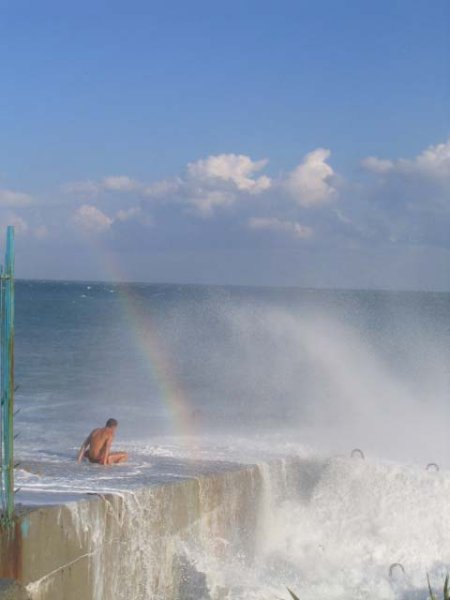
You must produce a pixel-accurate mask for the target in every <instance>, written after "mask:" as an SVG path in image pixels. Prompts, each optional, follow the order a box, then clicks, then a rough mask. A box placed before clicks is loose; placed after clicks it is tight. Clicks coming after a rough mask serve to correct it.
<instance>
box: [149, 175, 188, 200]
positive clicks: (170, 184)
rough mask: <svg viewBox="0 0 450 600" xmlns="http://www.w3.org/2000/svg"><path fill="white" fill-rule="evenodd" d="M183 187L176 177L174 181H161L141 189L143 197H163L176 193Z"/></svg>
mask: <svg viewBox="0 0 450 600" xmlns="http://www.w3.org/2000/svg"><path fill="white" fill-rule="evenodd" d="M182 185H183V182H182V180H181V179H179V178H178V177H177V178H175V179H163V180H161V181H155V182H154V183H151V184H149V185H147V186H145V187H144V188H143V193H144V195H145V196H150V197H156V198H158V197H163V196H168V195H170V194H173V193H175V192H177V191H178V190H179V189H180V188H181V187H182Z"/></svg>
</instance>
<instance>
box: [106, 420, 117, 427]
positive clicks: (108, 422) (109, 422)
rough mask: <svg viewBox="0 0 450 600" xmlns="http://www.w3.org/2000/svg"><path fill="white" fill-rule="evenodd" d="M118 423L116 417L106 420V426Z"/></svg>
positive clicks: (113, 425) (114, 425)
mask: <svg viewBox="0 0 450 600" xmlns="http://www.w3.org/2000/svg"><path fill="white" fill-rule="evenodd" d="M117 425H118V423H117V421H116V419H108V420H107V421H106V427H117Z"/></svg>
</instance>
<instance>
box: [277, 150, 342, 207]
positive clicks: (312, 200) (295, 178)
mask: <svg viewBox="0 0 450 600" xmlns="http://www.w3.org/2000/svg"><path fill="white" fill-rule="evenodd" d="M329 156H330V151H329V150H326V149H325V148H317V149H316V150H313V151H312V152H310V153H309V154H307V155H306V156H305V158H304V160H303V162H302V163H301V164H300V165H298V167H297V168H295V169H294V170H293V171H292V172H291V173H290V174H289V175H288V177H287V179H286V181H285V182H284V185H285V187H286V189H287V190H288V192H289V193H290V194H291V196H292V197H293V198H294V199H295V201H296V202H297V204H298V205H299V206H303V207H315V206H321V205H323V204H327V203H329V202H331V201H332V200H334V199H335V198H336V197H337V190H336V189H335V188H334V187H333V185H332V184H331V183H330V179H331V178H332V177H333V175H334V171H333V169H332V168H331V167H330V165H329V164H327V162H326V161H327V159H328V158H329Z"/></svg>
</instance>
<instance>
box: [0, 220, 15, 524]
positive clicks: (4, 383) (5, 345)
mask: <svg viewBox="0 0 450 600" xmlns="http://www.w3.org/2000/svg"><path fill="white" fill-rule="evenodd" d="M0 334H1V340H0V341H1V349H0V367H1V381H0V388H1V408H2V410H1V417H2V418H1V421H2V429H1V437H2V449H1V450H2V451H1V458H2V464H1V471H2V491H3V498H2V504H3V506H2V508H3V515H2V517H3V521H4V522H5V523H6V524H11V523H12V519H13V514H14V227H11V226H8V228H7V231H6V253H5V265H4V269H3V273H2V275H1V329H0Z"/></svg>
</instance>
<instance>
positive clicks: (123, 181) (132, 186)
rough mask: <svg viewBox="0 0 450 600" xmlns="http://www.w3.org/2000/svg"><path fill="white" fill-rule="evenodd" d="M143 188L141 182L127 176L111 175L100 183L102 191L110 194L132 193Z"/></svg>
mask: <svg viewBox="0 0 450 600" xmlns="http://www.w3.org/2000/svg"><path fill="white" fill-rule="evenodd" d="M141 187H142V186H141V184H140V183H139V182H137V181H135V180H134V179H131V177H127V176H126V175H111V176H109V177H104V178H103V179H102V181H101V183H100V189H102V190H106V191H109V192H132V191H133V190H137V189H140V188H141Z"/></svg>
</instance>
